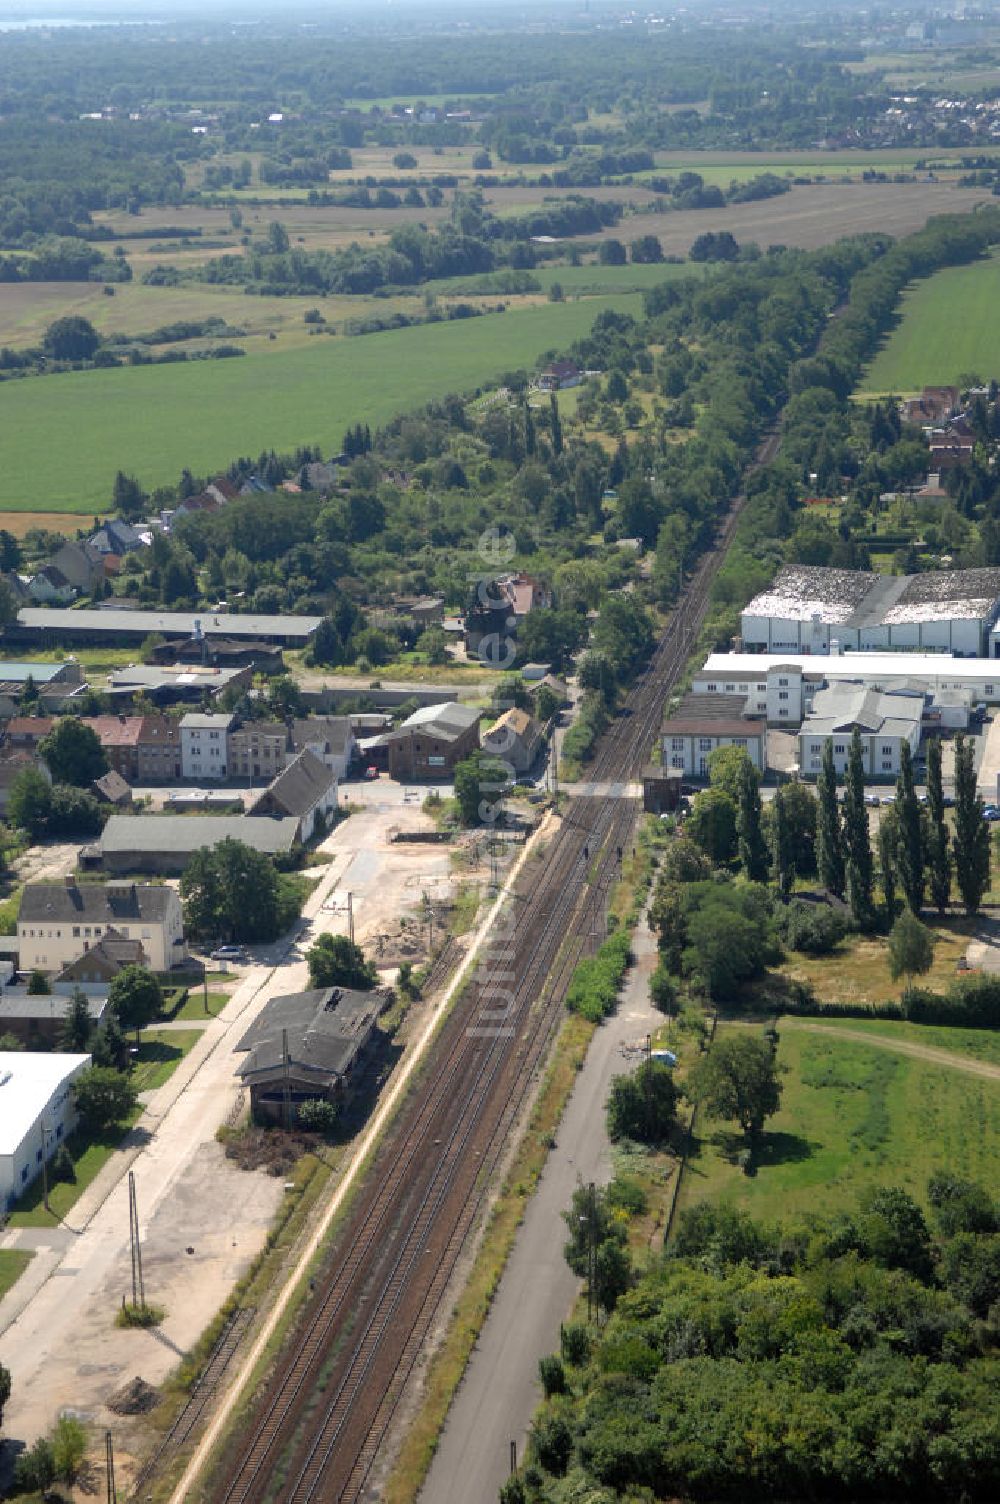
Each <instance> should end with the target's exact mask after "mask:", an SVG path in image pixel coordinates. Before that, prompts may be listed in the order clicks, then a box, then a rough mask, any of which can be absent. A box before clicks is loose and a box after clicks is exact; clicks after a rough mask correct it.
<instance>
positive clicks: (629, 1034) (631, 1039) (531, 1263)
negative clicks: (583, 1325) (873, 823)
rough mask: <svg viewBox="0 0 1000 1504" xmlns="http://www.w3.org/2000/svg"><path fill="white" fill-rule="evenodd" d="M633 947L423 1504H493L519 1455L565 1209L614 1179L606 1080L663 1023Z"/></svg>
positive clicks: (562, 1312) (651, 951)
mask: <svg viewBox="0 0 1000 1504" xmlns="http://www.w3.org/2000/svg"><path fill="white" fill-rule="evenodd" d="M634 950H635V953H636V957H637V962H636V965H635V966H634V967H633V968H632V970H631V972H630V973H629V978H628V982H627V984H626V988H625V990H624V992H623V994H622V999H621V1003H620V1004H619V1007H618V1012H617V1013H616V1014H615V1016H614V1017H613V1018H611V1019H609V1020H608V1022H607V1023H606V1024H604V1025H603V1027H602V1028H601V1029H600V1030H599V1031H598V1033H597V1034H596V1035H595V1037H594V1040H593V1043H592V1044H591V1047H590V1050H589V1051H588V1054H587V1059H586V1062H585V1064H584V1067H583V1069H582V1070H581V1072H580V1074H579V1076H578V1078H577V1083H576V1086H575V1088H574V1091H573V1095H572V1097H571V1098H570V1101H569V1103H568V1104H567V1108H566V1111H565V1113H564V1115H563V1120H562V1123H561V1124H560V1127H559V1132H558V1135H557V1142H556V1147H555V1148H554V1149H553V1150H552V1152H551V1154H550V1155H549V1159H548V1163H547V1164H546V1166H545V1171H544V1173H543V1175H542V1178H541V1180H540V1182H539V1186H538V1190H537V1191H536V1193H535V1195H534V1196H533V1197H532V1199H531V1201H530V1202H529V1203H528V1206H527V1209H526V1211H525V1216H524V1221H523V1223H522V1225H521V1229H520V1232H519V1233H518V1237H517V1242H516V1244H515V1247H514V1251H513V1253H512V1254H511V1257H510V1259H509V1260H508V1263H507V1267H506V1269H505V1271H504V1274H503V1278H502V1279H501V1281H500V1285H499V1287H498V1289H497V1294H496V1299H495V1300H494V1302H493V1306H492V1308H491V1310H490V1314H489V1316H488V1318H487V1320H486V1325H485V1326H484V1328H483V1330H482V1333H481V1334H480V1338H479V1342H478V1344H477V1346H476V1349H475V1352H474V1353H473V1356H472V1358H471V1360H470V1362H469V1366H468V1368H467V1369H466V1372H465V1377H464V1378H463V1380H462V1384H461V1387H460V1388H459V1390H458V1393H457V1395H456V1397H455V1400H454V1402H453V1403H452V1406H451V1409H450V1411H449V1412H448V1418H447V1421H446V1423H445V1427H444V1431H443V1433H442V1436H441V1440H440V1443H439V1445H438V1448H437V1451H436V1453H435V1455H434V1461H433V1463H432V1465H431V1470H430V1472H429V1474H428V1476H427V1480H426V1482H425V1484H424V1487H423V1489H422V1491H421V1494H420V1504H495V1501H496V1497H497V1492H498V1490H499V1488H500V1485H501V1484H502V1483H503V1481H504V1479H505V1478H506V1476H507V1472H508V1466H509V1457H510V1443H511V1441H512V1440H515V1441H516V1442H517V1450H518V1457H519V1458H520V1457H522V1456H523V1454H524V1442H525V1438H526V1436H527V1434H528V1429H529V1426H530V1424H531V1418H532V1415H533V1414H534V1411H535V1407H536V1405H537V1404H538V1401H539V1398H540V1395H541V1391H540V1388H539V1385H538V1360H539V1358H541V1357H544V1356H545V1355H546V1354H547V1353H551V1352H557V1351H558V1349H559V1326H560V1323H561V1322H562V1321H564V1320H565V1319H566V1317H567V1315H568V1314H569V1311H570V1307H571V1306H572V1304H573V1301H574V1299H575V1297H576V1295H577V1292H578V1290H579V1281H578V1280H577V1278H576V1276H575V1275H574V1274H572V1273H571V1272H570V1270H569V1268H568V1266H567V1264H566V1262H565V1260H564V1259H563V1256H562V1247H563V1242H564V1241H565V1228H564V1225H563V1221H562V1213H563V1211H564V1210H565V1209H566V1207H568V1205H569V1203H570V1198H571V1196H572V1194H573V1191H574V1189H575V1187H576V1186H577V1184H578V1183H579V1182H581V1181H582V1182H584V1183H586V1182H587V1181H590V1180H594V1181H597V1182H599V1183H603V1182H606V1181H608V1180H609V1179H610V1178H611V1158H610V1152H609V1145H608V1140H607V1135H606V1133H605V1128H604V1103H605V1099H606V1098H607V1094H608V1087H609V1085H610V1082H611V1078H612V1077H613V1076H618V1075H621V1074H622V1073H623V1072H624V1071H627V1070H628V1069H629V1068H630V1067H629V1064H628V1062H627V1061H626V1060H625V1059H624V1058H623V1056H622V1053H621V1046H622V1044H623V1043H637V1042H640V1041H644V1040H645V1036H646V1034H647V1033H648V1032H649V1031H650V1029H652V1028H655V1027H657V1026H658V1025H659V1024H660V1023H662V1021H663V1020H662V1016H661V1015H660V1014H658V1013H656V1012H655V1011H654V1010H653V1009H652V1008H651V1007H650V1005H649V978H650V976H651V975H652V972H653V968H654V967H655V965H656V942H655V938H654V937H653V935H652V934H651V933H650V931H649V930H648V929H647V928H646V927H645V925H641V926H640V927H639V929H638V930H637V931H636V935H635V941H634ZM637 1058H638V1057H633V1059H637Z"/></svg>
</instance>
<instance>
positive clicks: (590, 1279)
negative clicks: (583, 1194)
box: [580, 1181, 597, 1325]
mask: <svg viewBox="0 0 1000 1504" xmlns="http://www.w3.org/2000/svg"><path fill="white" fill-rule="evenodd" d="M580 1221H581V1222H582V1223H583V1225H584V1229H585V1233H586V1238H587V1323H588V1325H589V1324H590V1322H591V1321H593V1319H594V1314H595V1312H596V1310H597V1226H596V1221H597V1187H596V1186H595V1185H594V1182H593V1181H591V1182H590V1184H589V1185H588V1186H587V1213H586V1216H583V1217H581V1218H580Z"/></svg>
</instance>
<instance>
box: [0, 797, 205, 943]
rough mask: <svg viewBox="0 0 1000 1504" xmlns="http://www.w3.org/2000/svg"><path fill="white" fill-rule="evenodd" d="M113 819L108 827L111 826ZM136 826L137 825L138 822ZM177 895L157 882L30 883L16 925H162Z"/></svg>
mask: <svg viewBox="0 0 1000 1504" xmlns="http://www.w3.org/2000/svg"><path fill="white" fill-rule="evenodd" d="M113 821H114V816H112V819H111V820H109V822H108V824H109V825H110V824H112V823H113ZM136 823H139V822H138V821H137V822H136ZM175 898H176V895H175V894H174V891H173V889H172V888H165V887H163V886H162V885H161V884H157V883H127V882H119V883H76V882H74V881H72V880H71V879H67V880H66V881H65V882H62V883H29V884H28V885H27V887H26V888H25V889H24V892H23V893H22V894H21V909H20V912H19V914H18V923H19V924H37V923H43V924H44V923H47V922H52V921H59V920H62V921H75V920H78V919H85V920H89V921H91V922H93V921H94V920H96V921H97V922H98V923H99V924H100V923H104V924H119V923H121V922H122V921H123V920H126V921H127V920H133V921H136V922H138V921H140V920H141V921H142V923H144V924H162V923H163V921H164V919H165V918H166V915H167V907H168V905H169V903H170V902H171V900H175Z"/></svg>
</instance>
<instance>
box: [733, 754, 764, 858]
mask: <svg viewBox="0 0 1000 1504" xmlns="http://www.w3.org/2000/svg"><path fill="white" fill-rule="evenodd" d="M736 833H737V835H738V836H739V843H740V844H739V855H740V866H741V867H742V868H743V871H744V872H745V873H746V875H747V877H748V878H749V879H750V881H751V882H752V883H762V882H766V881H767V869H768V851H767V842H766V841H765V840H764V830H763V824H762V821H761V808H760V787H759V785H758V783H757V772H756V769H755V768H754V766H753V764H752V763H751V761H750V759H749V757H748V758H747V759H746V761H745V762H744V763H743V764H742V766H741V768H740V782H739V801H738V804H737V816H736Z"/></svg>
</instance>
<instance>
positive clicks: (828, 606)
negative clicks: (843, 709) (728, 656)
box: [740, 564, 1000, 658]
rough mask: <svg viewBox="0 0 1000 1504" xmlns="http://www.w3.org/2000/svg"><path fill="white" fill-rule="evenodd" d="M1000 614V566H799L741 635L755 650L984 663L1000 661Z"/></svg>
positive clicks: (758, 601)
mask: <svg viewBox="0 0 1000 1504" xmlns="http://www.w3.org/2000/svg"><path fill="white" fill-rule="evenodd" d="M998 616H1000V568H998V569H954V570H948V571H936V572H934V573H928V574H900V575H886V574H870V573H865V572H863V571H861V570H854V569H822V568H819V567H817V566H815V565H808V564H792V565H788V566H787V567H786V568H784V569H782V570H780V571H779V572H778V574H777V576H776V577H775V579H774V582H773V583H772V584H771V586H770V587H769V588H768V589H767V590H765V591H762V593H761V594H760V595H758V596H755V597H754V599H753V600H752V601H751V602H750V604H749V605H748V606H747V607H746V608H745V610H744V611H743V614H742V618H741V628H740V630H741V635H742V639H743V647H744V649H745V650H746V651H748V652H764V653H775V652H793V653H831V652H833V653H836V652H838V651H844V650H845V649H846V650H850V649H854V650H860V651H862V652H878V651H880V650H884V649H890V650H897V651H906V650H909V651H911V652H945V653H956V654H959V655H960V656H962V657H973V658H978V657H991V656H994V655H995V656H1000V636H998V635H997V633H995V632H994V628H995V627H996V624H997V617H998ZM991 642H992V643H993V644H994V645H993V646H992V647H991Z"/></svg>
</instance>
